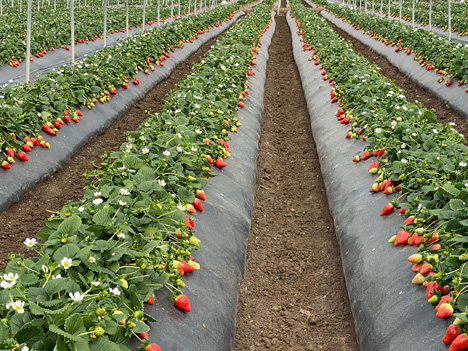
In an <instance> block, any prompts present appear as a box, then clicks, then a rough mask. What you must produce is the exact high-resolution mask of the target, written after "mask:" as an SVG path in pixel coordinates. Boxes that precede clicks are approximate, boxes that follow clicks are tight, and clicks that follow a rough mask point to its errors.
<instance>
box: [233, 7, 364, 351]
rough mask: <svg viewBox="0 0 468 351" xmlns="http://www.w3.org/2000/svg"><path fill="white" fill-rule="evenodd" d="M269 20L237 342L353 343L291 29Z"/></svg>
mask: <svg viewBox="0 0 468 351" xmlns="http://www.w3.org/2000/svg"><path fill="white" fill-rule="evenodd" d="M283 6H284V1H283ZM276 21H277V27H276V33H275V35H274V36H273V41H272V43H271V46H270V48H269V55H270V59H269V61H268V66H267V80H266V84H265V86H266V90H265V97H264V104H265V109H264V112H263V115H262V122H261V138H260V144H259V155H258V161H257V167H258V168H257V184H256V189H255V207H254V210H253V217H252V228H251V232H250V237H249V242H248V247H247V267H246V272H245V276H244V280H243V282H242V284H241V287H240V291H241V293H240V297H239V306H238V314H237V326H236V328H237V329H236V330H237V335H236V344H235V350H236V351H254V350H258V351H260V350H261V351H264V350H288V351H312V350H314V351H315V350H340V351H355V350H358V349H359V348H358V345H357V342H356V338H355V331H354V324H353V318H352V315H351V310H350V305H349V300H348V294H347V290H346V286H345V282H344V277H343V270H342V266H341V259H340V251H339V246H338V243H337V240H336V234H335V230H334V226H333V220H332V218H331V215H330V212H329V208H328V202H327V198H326V193H325V188H324V184H323V180H322V175H321V173H320V164H319V159H318V156H317V153H316V149H315V144H314V140H313V138H312V133H311V127H310V119H309V114H308V112H307V106H306V101H305V98H304V93H303V91H302V85H301V80H300V78H299V74H298V71H297V68H296V65H295V62H294V58H293V54H292V43H291V34H290V31H289V28H288V25H287V23H286V19H285V17H284V15H283V16H279V17H276Z"/></svg>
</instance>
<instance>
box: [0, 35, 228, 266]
mask: <svg viewBox="0 0 468 351" xmlns="http://www.w3.org/2000/svg"><path fill="white" fill-rule="evenodd" d="M222 35H223V34H221V35H220V36H218V37H215V38H213V39H211V40H209V41H208V42H206V43H205V44H204V45H202V46H201V47H200V49H198V51H197V52H195V53H194V54H193V55H192V56H190V57H189V58H188V59H187V60H186V61H184V62H183V63H181V64H180V65H179V66H178V67H177V68H176V69H175V70H174V71H173V72H172V73H171V75H170V76H169V77H168V78H167V79H165V80H164V81H162V82H160V83H159V84H157V85H156V86H155V87H154V88H153V89H152V90H150V91H149V92H148V94H147V95H146V96H145V97H144V98H143V99H142V100H140V101H139V102H138V103H137V104H136V105H134V106H133V107H132V108H131V109H130V110H128V111H127V113H126V114H125V115H123V116H122V117H120V118H119V119H117V120H116V121H114V123H113V124H112V125H111V126H110V127H109V128H108V129H107V130H106V131H105V132H104V133H102V134H100V135H98V136H96V137H94V138H93V139H92V140H91V141H90V142H89V143H87V144H86V145H84V146H83V147H82V148H81V149H80V150H79V151H78V152H77V153H76V155H75V156H74V157H73V158H71V159H70V160H69V161H68V162H67V163H66V164H65V165H64V167H63V168H62V169H61V170H59V171H58V172H56V173H55V174H53V175H52V176H51V177H50V178H48V179H47V180H45V181H44V182H42V183H41V184H39V185H37V186H36V187H35V188H34V189H33V190H31V191H30V192H29V193H28V194H26V195H25V196H24V197H23V198H22V199H21V200H20V201H19V202H17V203H16V204H14V205H13V206H11V207H10V208H9V209H8V210H6V211H4V212H3V213H1V214H0V223H2V231H1V232H0V270H3V269H4V268H5V266H6V264H7V263H8V254H9V253H16V254H25V256H30V255H31V254H33V253H32V252H30V251H28V250H26V248H25V246H24V244H23V242H24V240H25V239H26V238H32V237H34V236H35V235H36V232H37V231H38V230H39V229H41V228H42V227H43V226H44V224H45V221H46V220H47V218H48V217H49V216H50V214H51V211H59V210H60V209H61V208H62V206H63V205H64V204H65V203H66V202H67V201H68V200H72V201H73V200H77V199H80V198H81V197H82V196H83V194H84V190H83V182H82V174H83V173H84V172H86V171H87V170H89V169H91V166H90V163H91V162H94V164H96V165H98V164H99V162H100V158H99V156H100V155H102V154H103V153H104V152H106V151H116V150H118V149H119V148H120V145H121V144H122V143H123V142H125V132H126V131H129V130H135V129H137V127H138V126H139V125H140V124H141V123H142V122H143V121H144V120H145V119H146V118H147V117H148V116H147V115H146V114H145V111H147V110H151V112H152V113H154V112H159V111H160V110H161V108H162V106H163V103H164V99H165V97H166V95H167V93H168V92H169V91H170V90H171V89H173V88H175V85H176V84H177V82H178V81H179V80H180V79H181V78H183V77H184V76H185V75H186V74H187V73H189V72H190V70H191V67H192V64H194V63H197V62H199V61H200V60H201V59H202V57H203V56H204V55H205V53H206V52H207V51H208V50H209V49H210V48H211V46H212V45H213V44H214V43H215V42H216V40H217V39H218V38H220V37H222Z"/></svg>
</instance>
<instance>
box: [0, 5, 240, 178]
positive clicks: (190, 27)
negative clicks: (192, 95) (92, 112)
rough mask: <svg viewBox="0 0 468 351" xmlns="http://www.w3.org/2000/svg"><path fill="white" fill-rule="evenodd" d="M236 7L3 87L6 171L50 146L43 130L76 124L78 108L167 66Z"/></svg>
mask: <svg viewBox="0 0 468 351" xmlns="http://www.w3.org/2000/svg"><path fill="white" fill-rule="evenodd" d="M235 9H236V7H235V5H229V6H221V7H219V8H217V9H214V10H210V11H207V12H204V13H202V14H200V15H198V16H190V17H188V18H184V19H182V20H180V21H174V22H172V23H169V24H167V25H165V26H163V27H160V28H155V29H154V30H152V31H148V32H145V33H141V34H138V35H135V36H134V37H132V38H129V39H128V40H126V41H124V42H121V43H119V44H118V45H115V46H112V47H107V48H105V49H103V50H100V51H99V52H98V53H96V54H95V55H92V56H87V57H85V58H84V59H83V60H82V61H80V62H78V63H77V64H75V65H74V66H62V67H61V68H60V69H59V70H57V71H52V72H50V73H48V74H47V75H45V76H42V77H39V78H38V79H37V80H36V81H34V82H32V83H25V84H16V85H14V86H11V85H8V86H5V87H3V88H2V89H0V102H1V107H2V109H1V110H0V121H1V127H0V148H1V149H2V151H3V152H4V153H5V154H6V156H7V159H6V160H4V161H3V163H2V167H3V168H5V169H9V168H10V167H11V166H10V164H11V163H13V162H15V155H16V156H17V159H19V160H21V161H27V160H28V156H27V155H26V153H27V152H29V151H31V148H32V147H34V145H36V146H37V145H41V146H43V147H49V144H48V143H47V141H45V140H43V137H42V136H40V135H39V134H38V133H39V131H40V130H41V129H42V130H44V131H45V132H47V133H49V134H51V135H55V134H56V133H58V132H59V129H60V128H62V127H61V126H62V125H64V124H65V123H71V120H72V119H73V121H75V122H78V121H79V117H80V116H82V115H83V113H82V112H81V111H80V110H76V109H77V108H78V107H79V106H82V105H84V106H86V107H88V108H89V109H91V108H92V107H93V106H94V104H95V103H98V102H101V103H105V102H106V101H109V100H110V98H111V96H113V95H115V94H117V87H122V88H123V89H128V87H129V85H128V83H129V80H130V79H132V77H134V75H135V74H137V73H138V72H139V71H144V72H145V73H146V74H148V75H149V74H150V73H151V71H154V70H155V69H156V68H155V66H161V65H164V63H163V61H164V60H166V59H167V58H168V57H170V54H169V53H170V52H171V51H174V48H177V47H183V46H184V43H185V42H189V41H193V40H194V39H195V38H197V37H198V35H199V34H202V33H204V32H206V31H208V30H209V28H210V27H212V26H218V25H219V24H220V20H221V19H224V18H226V17H228V16H229V15H230V14H232V13H233V12H234V11H235ZM133 84H134V85H138V84H139V79H133ZM62 118H63V119H62Z"/></svg>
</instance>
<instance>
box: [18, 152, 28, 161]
mask: <svg viewBox="0 0 468 351" xmlns="http://www.w3.org/2000/svg"><path fill="white" fill-rule="evenodd" d="M17 157H18V160H20V161H24V162H26V161H29V158H28V156H27V155H26V154H25V153H24V152H23V151H20V152H18V156H17Z"/></svg>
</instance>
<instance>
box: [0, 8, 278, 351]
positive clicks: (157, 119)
mask: <svg viewBox="0 0 468 351" xmlns="http://www.w3.org/2000/svg"><path fill="white" fill-rule="evenodd" d="M270 10H271V1H269V3H268V5H260V6H258V7H257V8H255V9H254V10H253V11H252V12H251V13H250V14H249V15H248V16H247V17H245V18H244V19H241V20H240V21H239V23H238V24H236V25H235V26H234V27H233V28H232V29H231V30H229V31H228V32H227V33H226V34H225V36H224V37H223V38H222V39H221V40H220V41H219V42H217V43H216V45H215V46H214V47H213V48H212V49H211V50H210V51H209V52H208V53H207V55H206V56H205V58H204V60H203V61H202V63H200V64H198V65H196V66H194V69H193V72H192V73H191V74H190V75H187V76H186V77H185V78H184V79H182V80H181V81H180V82H179V83H178V85H177V88H176V89H175V90H173V91H172V92H171V93H170V94H169V96H168V97H167V99H166V101H165V104H164V106H163V109H162V112H161V113H159V114H155V115H153V116H150V117H149V118H148V119H147V120H146V121H145V122H144V123H143V124H142V125H141V126H140V127H139V128H138V129H137V130H136V131H132V132H129V133H128V134H127V141H126V142H125V143H124V144H122V146H121V149H120V151H119V152H113V153H106V154H104V155H103V163H102V165H101V166H100V168H98V169H95V170H92V171H90V172H89V173H87V174H86V175H85V179H86V182H87V184H86V190H85V195H84V197H83V199H82V200H80V201H77V202H70V203H67V204H66V205H65V206H64V207H63V208H62V210H61V211H59V212H57V213H54V214H53V215H52V217H51V218H50V219H49V220H48V221H47V223H46V226H45V227H44V228H43V229H41V230H40V231H39V232H38V233H37V238H38V239H40V240H43V241H44V242H43V243H39V242H38V241H37V240H36V239H27V240H26V241H25V245H26V246H28V247H29V248H31V250H34V251H36V253H37V256H36V257H33V258H24V257H23V256H18V255H11V256H10V259H11V260H10V262H9V263H8V265H7V267H6V269H5V273H4V274H3V277H2V278H1V282H0V286H1V288H2V289H1V290H0V302H1V303H0V316H1V320H0V346H1V348H2V349H7V350H19V349H29V350H57V351H62V350H63V351H64V350H80V351H86V350H107V351H113V350H126V349H128V348H127V345H128V341H129V338H130V337H132V336H137V337H139V338H141V339H142V346H141V349H142V350H160V349H159V347H158V346H157V344H155V343H150V340H149V339H148V334H147V332H148V331H149V327H148V326H147V324H146V323H145V321H154V319H153V318H152V317H151V316H149V315H147V314H145V313H144V312H143V302H144V301H147V302H148V303H154V297H153V294H154V291H155V289H158V288H161V287H163V286H165V287H167V288H168V289H169V290H170V291H171V293H172V297H173V298H174V305H175V307H177V308H179V309H181V310H182V311H185V312H189V311H190V310H191V306H190V303H189V301H188V298H187V296H185V295H183V294H182V293H181V291H180V289H179V288H181V287H183V286H184V282H183V281H182V280H181V276H183V274H184V273H187V272H190V271H193V270H194V269H199V268H200V267H199V265H198V264H197V263H196V262H195V261H194V260H193V258H192V256H191V250H192V247H195V248H197V247H198V245H199V242H200V241H199V239H197V238H196V237H195V236H194V235H193V233H192V231H191V229H192V228H193V226H194V222H193V220H192V218H191V217H190V215H191V214H192V213H195V212H196V210H195V209H197V210H198V211H202V210H203V205H202V203H201V201H200V199H201V200H203V199H205V195H204V192H203V190H202V188H203V187H204V186H205V185H206V183H207V181H208V178H209V177H211V176H214V175H215V174H214V173H213V172H211V171H210V169H209V167H210V163H211V162H212V158H216V161H215V162H214V164H215V166H217V167H220V168H222V167H225V166H226V163H225V162H224V161H223V160H222V158H221V157H228V156H229V154H230V150H229V144H228V143H227V142H226V141H227V140H228V130H230V131H234V132H235V131H236V130H237V127H238V126H240V123H239V121H238V120H237V119H236V111H237V110H236V107H237V106H238V105H239V106H242V105H243V102H242V101H241V102H239V100H245V98H244V96H245V95H246V94H248V90H247V87H248V82H247V79H246V78H247V77H248V76H249V75H252V73H251V72H252V71H251V69H252V67H251V66H250V65H251V64H254V62H253V61H252V60H253V59H254V58H255V53H258V48H259V46H260V44H259V43H260V39H261V36H262V35H263V33H264V32H265V31H266V29H267V28H268V26H269V23H270V22H271V15H270Z"/></svg>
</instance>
